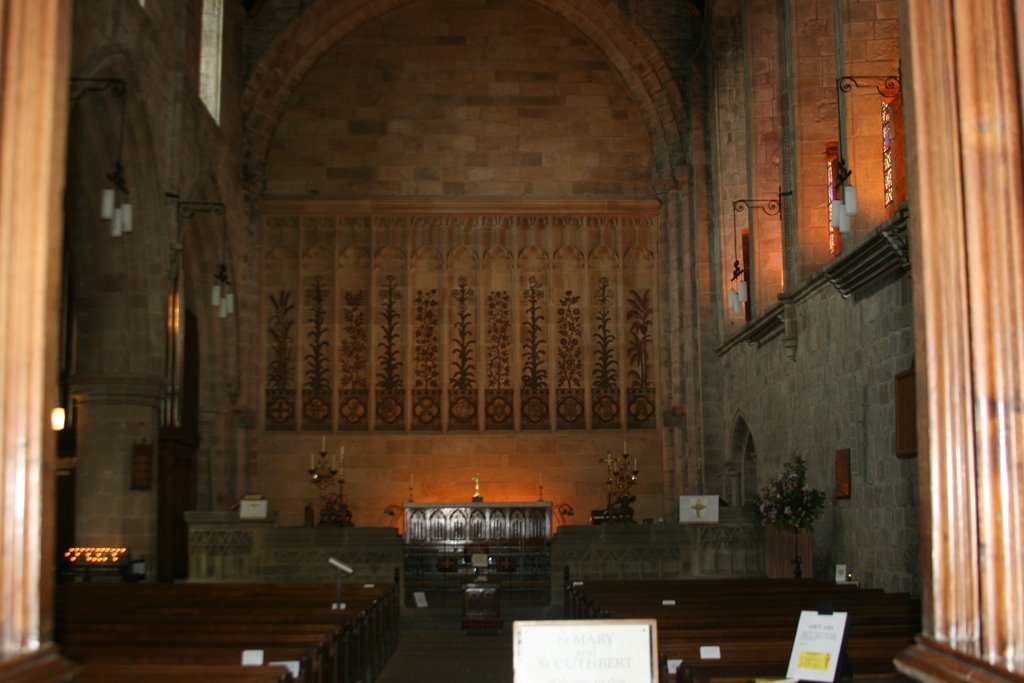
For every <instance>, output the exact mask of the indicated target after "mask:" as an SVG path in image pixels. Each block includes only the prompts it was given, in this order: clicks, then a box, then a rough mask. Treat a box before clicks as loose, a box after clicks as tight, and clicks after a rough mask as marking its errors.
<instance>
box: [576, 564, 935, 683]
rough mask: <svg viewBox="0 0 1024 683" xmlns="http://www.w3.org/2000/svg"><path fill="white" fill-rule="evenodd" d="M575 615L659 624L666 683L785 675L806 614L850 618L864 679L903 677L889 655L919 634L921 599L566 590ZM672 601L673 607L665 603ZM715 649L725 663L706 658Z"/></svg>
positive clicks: (658, 585)
mask: <svg viewBox="0 0 1024 683" xmlns="http://www.w3.org/2000/svg"><path fill="white" fill-rule="evenodd" d="M565 595H566V613H567V616H569V617H570V618H655V619H657V622H658V650H659V655H660V656H661V660H662V662H661V664H662V675H663V677H664V678H663V680H671V678H670V677H668V676H667V669H666V666H665V665H666V663H667V661H668V660H670V659H674V660H682V662H683V663H682V665H681V666H680V668H679V670H678V674H677V680H679V681H686V682H688V683H689V682H694V683H707V682H710V681H716V682H717V683H725V681H739V680H742V681H749V680H750V679H752V678H755V677H768V678H771V677H774V678H781V677H782V676H783V675H784V673H785V672H786V669H787V667H788V663H789V655H790V651H791V648H792V642H793V636H794V634H795V631H796V625H797V622H798V620H799V617H800V612H801V611H803V610H815V609H818V608H819V606H821V605H822V604H828V605H829V606H830V607H831V609H833V610H834V611H839V612H846V613H847V614H848V615H849V619H850V625H849V640H848V644H847V657H848V659H849V661H850V663H851V664H852V667H853V672H854V676H855V677H856V678H858V679H865V678H867V679H871V680H900V677H899V675H898V674H897V673H896V671H895V668H894V667H893V664H892V658H893V657H894V656H895V655H896V653H898V652H899V651H900V650H902V649H903V648H905V647H907V646H909V645H910V644H911V643H912V642H913V639H914V636H915V635H916V634H917V633H918V632H919V631H920V621H921V607H920V602H919V601H917V600H912V599H910V597H909V596H907V595H905V594H887V593H884V592H883V591H880V590H873V589H868V590H862V589H858V588H857V587H855V586H845V585H836V584H830V583H825V582H817V581H811V580H778V579H710V580H681V581H628V582H627V581H587V582H584V583H583V584H582V585H578V586H573V585H571V584H567V586H566V593H565ZM665 600H670V601H672V602H673V603H674V604H668V605H666V604H663V601H665ZM706 645H717V646H718V647H719V648H720V650H721V659H717V660H701V659H700V648H701V646H706Z"/></svg>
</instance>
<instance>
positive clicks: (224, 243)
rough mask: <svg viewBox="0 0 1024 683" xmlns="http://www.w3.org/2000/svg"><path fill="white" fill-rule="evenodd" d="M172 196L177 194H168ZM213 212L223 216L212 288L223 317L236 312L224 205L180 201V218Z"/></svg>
mask: <svg viewBox="0 0 1024 683" xmlns="http://www.w3.org/2000/svg"><path fill="white" fill-rule="evenodd" d="M168 196H170V197H175V196H176V195H173V194H168ZM204 212H205V213H213V214H215V215H217V216H220V217H221V260H220V264H219V265H218V266H217V270H216V271H215V272H214V274H213V286H212V287H211V288H210V304H211V305H212V306H214V307H215V308H217V312H218V314H219V315H220V317H221V318H226V317H228V316H229V315H232V314H233V313H234V312H235V293H234V291H233V288H232V284H231V277H230V275H229V274H228V267H227V261H228V258H227V254H228V222H227V217H226V216H225V213H224V205H223V204H222V203H220V202H178V218H179V219H181V220H186V219H188V218H191V217H192V216H193V215H195V214H196V213H204ZM178 232H179V240H180V239H181V237H180V235H181V229H180V228H179V231H178Z"/></svg>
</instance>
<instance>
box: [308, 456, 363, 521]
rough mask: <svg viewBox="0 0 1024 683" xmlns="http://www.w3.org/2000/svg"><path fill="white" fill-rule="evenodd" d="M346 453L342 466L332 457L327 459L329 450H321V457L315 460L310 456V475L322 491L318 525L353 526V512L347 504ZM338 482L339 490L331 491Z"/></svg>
mask: <svg viewBox="0 0 1024 683" xmlns="http://www.w3.org/2000/svg"><path fill="white" fill-rule="evenodd" d="M344 457H345V456H344V455H342V463H343V464H342V466H341V468H338V467H337V462H336V461H335V460H334V459H333V458H332V459H331V460H330V462H328V460H327V450H326V448H323V449H321V450H320V458H319V459H318V460H315V461H314V458H313V456H312V455H310V456H309V470H308V471H309V476H310V479H311V480H312V482H313V484H314V485H315V486H316V487H317V488H318V489H319V491H320V503H321V505H322V507H321V508H320V522H319V523H318V524H317V526H352V513H351V512H349V509H348V506H347V505H346V504H345V467H344ZM335 482H337V484H338V492H337V493H331V492H330V491H329V489H330V487H331V485H332V484H333V483H335Z"/></svg>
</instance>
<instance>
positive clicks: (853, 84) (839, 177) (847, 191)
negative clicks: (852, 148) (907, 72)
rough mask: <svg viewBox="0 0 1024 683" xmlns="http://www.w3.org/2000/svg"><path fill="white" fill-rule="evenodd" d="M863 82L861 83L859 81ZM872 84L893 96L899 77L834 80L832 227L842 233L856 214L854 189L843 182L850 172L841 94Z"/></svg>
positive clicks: (886, 94)
mask: <svg viewBox="0 0 1024 683" xmlns="http://www.w3.org/2000/svg"><path fill="white" fill-rule="evenodd" d="M862 81H863V82H862ZM869 85H873V86H874V87H875V90H877V91H878V94H879V95H881V96H882V97H886V98H890V99H891V98H894V97H896V96H898V95H899V94H900V77H899V76H840V77H839V78H837V79H836V115H837V126H836V127H837V129H838V133H839V155H838V159H837V160H836V167H837V169H836V170H837V172H836V180H835V185H834V187H835V194H834V196H835V197H836V198H835V199H833V200H832V223H831V225H832V227H833V228H839V232H840V233H842V234H844V235H846V234H849V232H850V217H851V216H856V215H857V188H856V187H855V186H854V185H853V184H852V183H849V182H847V181H848V180H849V179H850V176H851V175H853V171H852V170H851V169H850V168H848V167H847V165H846V108H845V107H844V106H843V105H844V103H845V100H844V99H843V94H844V93H848V92H850V91H851V90H853V89H854V88H861V87H865V86H869Z"/></svg>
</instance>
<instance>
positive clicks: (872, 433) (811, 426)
mask: <svg viewBox="0 0 1024 683" xmlns="http://www.w3.org/2000/svg"><path fill="white" fill-rule="evenodd" d="M788 305H790V306H792V307H793V309H794V311H793V314H794V316H795V317H794V321H793V323H792V325H791V329H792V327H794V326H795V336H796V355H795V358H794V359H793V360H790V359H789V357H788V353H787V350H786V348H785V346H784V345H783V343H782V338H781V337H775V338H774V339H771V340H768V341H766V342H764V343H763V344H761V345H758V344H747V343H738V344H735V345H733V346H731V347H728V348H727V349H723V353H722V363H723V368H724V370H723V371H724V375H725V385H726V414H727V415H728V416H729V420H730V422H731V424H729V425H727V427H728V428H729V429H730V431H731V433H733V434H734V439H733V443H732V444H731V450H732V461H733V463H734V466H735V468H736V471H737V472H741V471H742V472H747V473H750V472H751V471H752V468H750V467H749V465H748V466H746V467H745V466H744V463H742V462H741V460H742V459H743V458H744V457H746V458H750V457H754V458H756V463H755V464H756V471H757V487H758V488H760V487H762V486H765V485H767V484H768V482H770V481H772V480H774V479H776V478H777V477H778V476H779V475H780V474H781V472H782V465H783V463H784V462H786V461H789V460H792V459H793V458H795V457H798V456H799V457H802V458H803V459H804V460H805V461H806V462H807V466H808V483H809V485H811V486H813V487H814V488H817V489H820V490H822V491H824V492H825V493H826V506H825V513H824V515H823V517H822V518H821V519H819V520H818V521H817V522H816V523H815V524H814V535H815V553H814V574H815V576H816V577H817V578H823V579H828V578H830V577H831V576H832V575H833V567H834V565H835V564H838V563H843V564H847V565H848V566H849V567H850V568H851V569H853V570H855V571H856V572H857V574H858V578H859V579H860V580H861V581H862V584H863V585H866V586H871V587H880V588H884V589H886V590H891V591H909V592H912V593H919V591H920V577H919V575H918V561H919V558H918V526H919V525H918V515H919V505H918V488H917V486H918V462H917V460H916V459H915V458H910V459H899V458H897V457H896V455H895V407H894V376H895V375H896V374H897V373H900V372H902V371H905V370H907V369H908V368H910V367H911V366H912V364H913V349H914V344H913V329H912V310H911V286H910V278H909V277H906V276H904V277H901V278H899V279H898V280H896V281H895V282H887V283H882V284H879V285H877V286H876V288H875V289H874V290H868V291H865V292H864V293H863V294H861V295H859V296H854V297H850V298H846V299H844V298H843V297H842V296H840V294H839V293H838V292H837V291H836V290H835V289H834V288H833V287H832V286H831V285H830V284H828V282H827V281H825V280H824V278H818V279H817V280H815V281H814V282H812V284H811V285H809V286H808V287H807V288H806V289H805V290H804V292H803V294H802V297H801V298H800V300H799V301H796V302H794V303H791V304H788ZM741 421H742V423H741ZM737 425H741V428H739V429H737ZM742 425H745V427H746V428H748V429H749V435H750V438H751V439H752V442H753V452H752V453H744V452H743V451H742V449H743V443H739V442H738V441H739V439H740V438H742V436H743V435H745V433H746V432H745V430H744V429H743V428H742ZM847 448H848V449H849V450H850V470H851V476H850V489H851V493H850V497H849V498H839V499H837V498H836V496H835V493H834V492H835V452H836V451H837V450H840V449H847ZM745 476H749V474H748V475H745ZM743 488H744V489H745V490H747V491H748V492H749V491H750V490H751V489H752V488H753V487H751V486H749V485H745V486H744V487H743ZM744 502H745V503H750V502H751V501H750V500H746V501H744Z"/></svg>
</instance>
